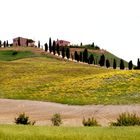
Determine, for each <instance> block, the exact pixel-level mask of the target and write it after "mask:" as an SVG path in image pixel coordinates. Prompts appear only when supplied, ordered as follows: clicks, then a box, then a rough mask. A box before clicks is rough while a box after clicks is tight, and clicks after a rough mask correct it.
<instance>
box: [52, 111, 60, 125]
mask: <svg viewBox="0 0 140 140" xmlns="http://www.w3.org/2000/svg"><path fill="white" fill-rule="evenodd" d="M51 121H52V124H53V125H54V126H60V125H61V124H62V120H61V116H60V114H57V113H56V114H54V115H53V117H52V118H51Z"/></svg>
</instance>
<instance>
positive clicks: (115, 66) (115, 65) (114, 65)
mask: <svg viewBox="0 0 140 140" xmlns="http://www.w3.org/2000/svg"><path fill="white" fill-rule="evenodd" d="M116 68H117V62H116V59H114V60H113V69H116Z"/></svg>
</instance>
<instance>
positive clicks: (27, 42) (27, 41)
mask: <svg viewBox="0 0 140 140" xmlns="http://www.w3.org/2000/svg"><path fill="white" fill-rule="evenodd" d="M28 44H29V39H27V40H26V46H27V47H28Z"/></svg>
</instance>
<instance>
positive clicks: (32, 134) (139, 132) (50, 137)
mask: <svg viewBox="0 0 140 140" xmlns="http://www.w3.org/2000/svg"><path fill="white" fill-rule="evenodd" d="M139 138H140V129H139V127H108V128H107V127H105V128H103V127H48V126H22V125H0V139H1V140H76V139H78V140H139Z"/></svg>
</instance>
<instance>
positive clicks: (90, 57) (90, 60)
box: [88, 54, 94, 64]
mask: <svg viewBox="0 0 140 140" xmlns="http://www.w3.org/2000/svg"><path fill="white" fill-rule="evenodd" d="M93 62H94V57H93V54H91V55H90V56H89V62H88V63H89V64H93Z"/></svg>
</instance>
